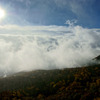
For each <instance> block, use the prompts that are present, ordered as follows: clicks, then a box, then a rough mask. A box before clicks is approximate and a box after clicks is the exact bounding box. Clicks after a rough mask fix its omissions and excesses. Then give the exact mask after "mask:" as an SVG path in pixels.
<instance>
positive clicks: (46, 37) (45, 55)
mask: <svg viewBox="0 0 100 100" xmlns="http://www.w3.org/2000/svg"><path fill="white" fill-rule="evenodd" d="M99 43H100V29H85V28H82V27H81V26H72V27H66V26H23V27H22V26H16V25H15V26H11V25H7V26H0V72H1V75H3V74H5V73H6V74H9V73H13V72H18V71H23V70H35V69H53V68H65V67H66V68H67V67H80V66H82V65H84V64H87V63H88V62H89V61H90V60H91V59H92V58H94V57H95V56H97V55H99V54H100V45H99Z"/></svg>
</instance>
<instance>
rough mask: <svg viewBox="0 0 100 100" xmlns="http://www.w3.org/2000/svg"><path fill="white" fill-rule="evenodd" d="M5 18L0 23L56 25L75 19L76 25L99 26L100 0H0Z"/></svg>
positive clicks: (63, 24) (62, 24)
mask: <svg viewBox="0 0 100 100" xmlns="http://www.w3.org/2000/svg"><path fill="white" fill-rule="evenodd" d="M0 7H2V8H3V9H5V11H6V18H5V19H4V20H3V21H1V22H0V24H1V25H5V24H16V25H26V26H27V25H35V26H36V25H58V26H65V25H66V24H65V23H66V21H67V20H73V19H74V20H77V23H76V24H77V25H81V26H82V27H88V28H99V27H100V23H99V20H100V0H0Z"/></svg>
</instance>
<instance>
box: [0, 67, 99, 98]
mask: <svg viewBox="0 0 100 100" xmlns="http://www.w3.org/2000/svg"><path fill="white" fill-rule="evenodd" d="M0 100H100V65H94V66H88V67H81V68H67V69H61V70H37V71H32V72H25V73H18V74H15V75H13V76H9V77H7V78H1V79H0Z"/></svg>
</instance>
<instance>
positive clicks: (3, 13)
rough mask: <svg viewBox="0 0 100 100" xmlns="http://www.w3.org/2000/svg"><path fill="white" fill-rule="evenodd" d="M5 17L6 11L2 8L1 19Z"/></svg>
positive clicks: (0, 11) (0, 9)
mask: <svg viewBox="0 0 100 100" xmlns="http://www.w3.org/2000/svg"><path fill="white" fill-rule="evenodd" d="M4 17H5V11H4V10H3V9H2V8H0V19H2V18H4Z"/></svg>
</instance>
